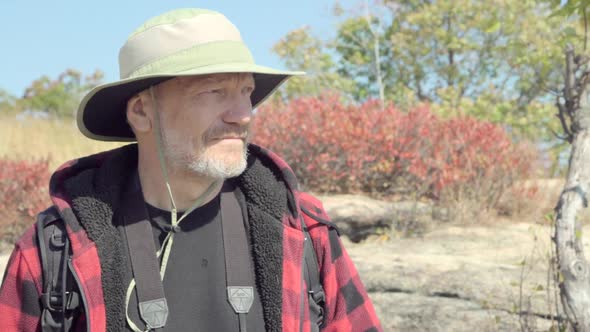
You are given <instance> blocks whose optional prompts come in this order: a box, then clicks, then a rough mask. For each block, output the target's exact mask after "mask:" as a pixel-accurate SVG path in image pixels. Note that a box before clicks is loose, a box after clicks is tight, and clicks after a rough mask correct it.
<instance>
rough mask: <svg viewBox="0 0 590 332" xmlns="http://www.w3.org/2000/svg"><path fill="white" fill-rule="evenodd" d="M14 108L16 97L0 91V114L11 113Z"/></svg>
mask: <svg viewBox="0 0 590 332" xmlns="http://www.w3.org/2000/svg"><path fill="white" fill-rule="evenodd" d="M15 108H16V97H15V96H13V95H11V94H10V93H8V91H6V90H4V89H0V113H6V112H13V111H14V110H15Z"/></svg>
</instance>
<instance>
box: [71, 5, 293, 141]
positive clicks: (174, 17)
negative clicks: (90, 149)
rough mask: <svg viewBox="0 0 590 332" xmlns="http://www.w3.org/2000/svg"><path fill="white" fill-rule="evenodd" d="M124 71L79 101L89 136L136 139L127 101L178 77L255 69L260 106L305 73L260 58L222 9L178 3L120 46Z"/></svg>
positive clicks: (255, 96) (80, 123) (82, 126)
mask: <svg viewBox="0 0 590 332" xmlns="http://www.w3.org/2000/svg"><path fill="white" fill-rule="evenodd" d="M119 71H120V77H121V79H120V80H119V81H116V82H113V83H107V84H103V85H100V86H97V87H96V88H94V89H92V90H91V91H90V92H88V94H86V96H85V97H84V98H83V99H82V101H81V103H80V106H79V108H78V113H77V123H78V128H79V129H80V131H81V132H82V133H83V134H84V135H85V136H87V137H89V138H92V139H95V140H100V141H133V140H135V135H134V134H133V132H132V131H131V128H130V127H129V125H128V123H127V116H126V109H127V101H128V100H129V98H131V97H132V96H134V95H135V94H137V93H139V92H141V91H143V90H145V89H147V88H149V87H150V86H152V85H156V84H159V83H161V82H163V81H165V80H168V79H171V78H174V77H180V76H194V75H206V74H217V73H252V74H253V76H254V80H255V86H256V88H255V90H254V92H253V93H252V96H251V100H252V106H253V107H256V106H258V105H260V103H261V102H263V101H264V100H265V99H266V98H267V97H268V96H269V95H270V94H272V92H273V91H275V90H276V89H277V88H278V87H279V86H280V85H281V83H283V82H284V81H285V80H286V79H288V78H289V77H291V76H294V75H302V74H304V73H303V72H295V71H282V70H277V69H273V68H270V67H265V66H261V65H258V64H256V63H255V62H254V58H253V57H252V54H251V53H250V51H249V50H248V47H247V46H246V45H245V44H244V42H243V41H242V38H241V36H240V32H239V30H238V29H237V28H236V27H235V26H234V25H233V24H232V23H231V22H230V21H229V20H228V19H227V18H226V17H225V16H224V15H222V14H221V13H218V12H215V11H211V10H205V9H178V10H174V11H171V12H167V13H164V14H162V15H160V16H157V17H154V18H152V19H150V20H148V21H147V22H146V23H144V24H143V25H142V26H141V27H140V28H138V29H137V30H136V31H135V32H133V33H132V34H131V35H130V36H129V38H128V39H127V41H126V43H125V45H123V47H122V48H121V50H120V52H119Z"/></svg>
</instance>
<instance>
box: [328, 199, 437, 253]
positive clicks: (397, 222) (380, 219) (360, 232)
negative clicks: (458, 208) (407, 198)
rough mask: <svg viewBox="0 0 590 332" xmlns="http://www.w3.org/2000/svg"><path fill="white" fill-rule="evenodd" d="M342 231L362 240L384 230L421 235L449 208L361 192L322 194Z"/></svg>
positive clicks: (329, 212) (331, 215)
mask: <svg viewBox="0 0 590 332" xmlns="http://www.w3.org/2000/svg"><path fill="white" fill-rule="evenodd" d="M320 199H321V200H322V202H323V204H324V208H325V209H326V212H327V213H328V215H329V216H330V218H331V219H332V222H334V223H335V224H336V225H337V226H338V228H339V230H340V231H341V234H344V235H346V236H347V237H348V238H349V239H350V240H351V241H353V242H359V241H361V240H363V239H365V238H367V237H368V236H370V235H372V234H377V233H379V232H382V231H384V230H387V231H389V230H390V231H393V232H396V233H400V234H401V235H403V236H415V235H421V234H423V233H424V232H425V231H427V230H428V229H429V228H430V227H431V226H432V222H433V221H444V220H446V219H447V218H446V215H447V213H446V211H445V210H444V209H442V208H436V207H433V206H432V205H429V204H426V203H422V202H385V201H379V200H374V199H371V198H369V197H366V196H360V195H334V196H324V197H320Z"/></svg>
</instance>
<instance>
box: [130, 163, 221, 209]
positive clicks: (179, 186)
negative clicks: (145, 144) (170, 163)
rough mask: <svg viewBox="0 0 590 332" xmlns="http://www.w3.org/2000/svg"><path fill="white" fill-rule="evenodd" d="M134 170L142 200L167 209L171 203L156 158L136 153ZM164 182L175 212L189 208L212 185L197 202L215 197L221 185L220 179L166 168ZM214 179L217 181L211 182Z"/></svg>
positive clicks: (203, 201) (204, 201) (204, 202)
mask: <svg viewBox="0 0 590 332" xmlns="http://www.w3.org/2000/svg"><path fill="white" fill-rule="evenodd" d="M151 159H153V158H151ZM138 172H139V180H140V182H141V189H142V192H143V197H144V199H145V201H146V202H147V203H148V204H150V205H152V206H154V207H157V208H159V209H162V210H166V211H171V210H172V203H171V201H170V196H169V194H168V189H167V188H166V181H165V180H164V175H163V171H162V169H161V168H160V163H159V161H158V160H157V159H156V160H145V159H143V160H142V158H141V155H140V157H139V163H138ZM168 181H169V184H170V188H171V190H172V195H173V198H174V203H175V205H176V209H177V211H179V212H180V211H186V210H188V209H190V208H191V207H192V206H193V204H195V202H196V201H197V199H199V197H201V196H202V195H203V194H205V193H206V191H207V189H209V187H210V186H211V185H215V186H216V188H213V190H211V191H210V192H209V194H208V195H207V196H206V197H203V198H202V201H201V204H200V205H203V204H206V203H208V202H209V201H211V200H212V199H213V198H215V196H217V194H218V193H219V191H220V190H221V186H222V181H215V180H214V179H211V178H207V177H202V176H198V175H196V174H194V173H193V174H191V173H189V172H179V171H178V170H175V169H168ZM215 182H217V183H216V184H214V183H215Z"/></svg>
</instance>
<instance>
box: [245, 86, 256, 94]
mask: <svg viewBox="0 0 590 332" xmlns="http://www.w3.org/2000/svg"><path fill="white" fill-rule="evenodd" d="M252 92H254V87H252V86H247V87H245V88H244V93H247V94H250V93H252Z"/></svg>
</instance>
